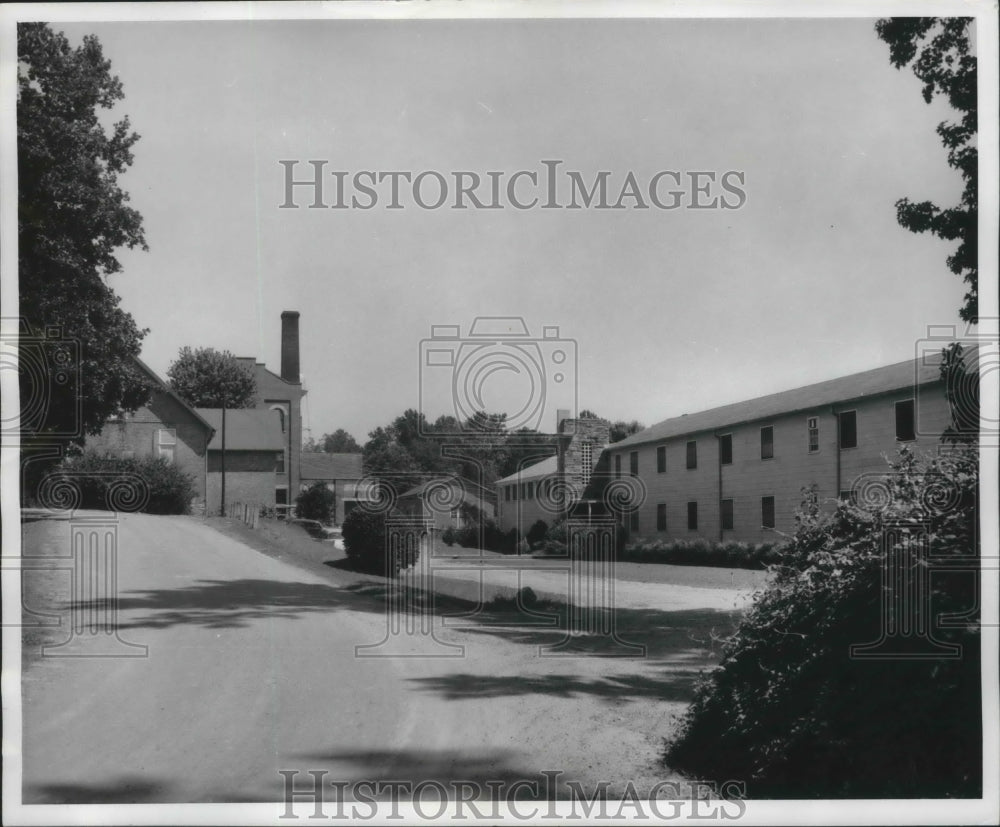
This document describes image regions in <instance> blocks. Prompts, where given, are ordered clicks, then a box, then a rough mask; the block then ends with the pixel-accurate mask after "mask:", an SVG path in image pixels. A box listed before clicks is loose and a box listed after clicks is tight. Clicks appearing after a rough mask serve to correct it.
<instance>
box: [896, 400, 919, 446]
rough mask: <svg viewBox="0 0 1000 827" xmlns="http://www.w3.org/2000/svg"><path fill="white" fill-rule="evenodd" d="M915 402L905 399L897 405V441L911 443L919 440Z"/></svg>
mask: <svg viewBox="0 0 1000 827" xmlns="http://www.w3.org/2000/svg"><path fill="white" fill-rule="evenodd" d="M913 414H914V411H913V400H912V399H904V400H903V401H902V402H897V403H896V440H897V441H898V442H909V441H911V440H913V439H916V438H917V434H916V428H915V423H914V415H913Z"/></svg>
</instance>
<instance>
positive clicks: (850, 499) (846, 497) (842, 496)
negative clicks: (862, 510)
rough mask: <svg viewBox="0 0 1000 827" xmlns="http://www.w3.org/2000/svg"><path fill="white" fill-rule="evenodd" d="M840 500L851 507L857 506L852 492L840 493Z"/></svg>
mask: <svg viewBox="0 0 1000 827" xmlns="http://www.w3.org/2000/svg"><path fill="white" fill-rule="evenodd" d="M840 499H842V500H843V501H844V502H848V503H850V504H851V505H857V502H856V500H855V497H854V492H853V491H841V492H840Z"/></svg>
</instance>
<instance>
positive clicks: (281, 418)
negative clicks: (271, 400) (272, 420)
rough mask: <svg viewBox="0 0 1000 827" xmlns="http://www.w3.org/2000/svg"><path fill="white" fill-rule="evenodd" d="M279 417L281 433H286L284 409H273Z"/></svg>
mask: <svg viewBox="0 0 1000 827" xmlns="http://www.w3.org/2000/svg"><path fill="white" fill-rule="evenodd" d="M271 410H272V411H274V412H275V413H276V414H277V415H278V424H279V425H280V426H281V433H285V411H284V409H282V408H271Z"/></svg>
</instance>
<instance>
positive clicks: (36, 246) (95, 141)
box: [17, 23, 150, 448]
mask: <svg viewBox="0 0 1000 827" xmlns="http://www.w3.org/2000/svg"><path fill="white" fill-rule="evenodd" d="M17 51H18V74H17V160H18V184H19V192H18V248H19V249H18V276H19V281H20V315H21V330H20V351H21V358H20V360H19V363H20V375H19V384H20V392H21V406H22V412H23V415H22V422H21V433H22V445H24V446H25V447H26V448H27V447H30V446H31V445H32V444H39V443H48V444H52V443H56V444H68V443H73V442H76V443H82V442H83V438H84V435H85V434H88V433H97V432H98V431H100V429H101V427H102V426H103V425H104V423H105V422H106V421H107V420H108V419H109V418H110V417H111V416H114V415H116V414H118V413H120V412H121V411H134V410H136V409H137V408H139V407H140V406H141V405H142V404H144V403H145V402H146V401H147V400H148V399H149V393H150V386H149V384H148V382H147V381H146V379H145V378H144V377H143V375H142V374H141V372H140V371H139V370H138V368H137V367H136V365H135V363H134V357H136V356H138V354H139V350H140V344H141V341H142V338H143V336H145V334H146V332H147V331H145V330H140V329H139V328H138V326H137V325H136V323H135V320H134V319H133V318H132V316H131V315H130V314H129V313H127V312H125V311H124V310H122V309H121V308H120V307H119V302H120V299H119V297H118V296H117V295H116V294H115V292H114V290H113V289H112V288H111V286H110V285H109V284H108V283H107V277H108V276H110V275H112V274H114V273H118V272H120V271H121V264H120V263H119V261H118V259H117V258H116V257H115V251H116V250H117V249H118V248H120V247H127V248H134V247H139V248H141V249H143V250H145V249H148V248H147V247H146V242H145V238H144V236H143V230H142V216H141V215H140V214H139V213H138V212H137V211H136V210H135V209H133V208H132V207H130V206H129V205H128V201H129V197H128V194H127V193H126V192H124V191H123V190H122V189H121V187H120V186H119V184H118V177H119V175H121V174H122V173H124V172H125V171H126V170H127V168H128V167H129V166H131V165H132V147H133V145H134V144H135V142H136V141H137V140H139V136H138V135H137V134H136V133H134V132H132V131H131V129H130V125H129V120H128V118H127V117H125V118H123V119H122V120H120V121H117V122H116V123H115V124H113V125H112V126H111V128H110V131H106V129H105V127H104V126H103V125H102V124H101V121H100V120H99V117H98V110H99V109H111V108H112V107H113V106H114V105H115V103H116V102H117V101H119V100H122V99H123V98H124V92H123V91H122V85H121V82H120V81H119V80H118V78H117V77H116V76H114V75H112V74H111V72H110V67H111V64H110V62H109V61H107V60H105V59H104V56H103V53H102V51H101V44H100V42H99V41H98V39H97V38H96V37H93V36H88V37H85V38H84V39H83V44H82V46H79V47H76V48H72V47H71V46H70V44H69V41H68V40H67V39H66V37H65V36H63V35H62V34H61V33H58V34H57V33H55V32H53V31H52V29H50V28H49V26H48V25H46V24H44V23H20V24H18V29H17ZM57 366H58V367H57ZM32 411H34V414H32V413H31V412H32Z"/></svg>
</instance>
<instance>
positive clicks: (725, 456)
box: [719, 434, 733, 465]
mask: <svg viewBox="0 0 1000 827" xmlns="http://www.w3.org/2000/svg"><path fill="white" fill-rule="evenodd" d="M732 464H733V435H732V434H723V435H722V436H720V437H719V465H732Z"/></svg>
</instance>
